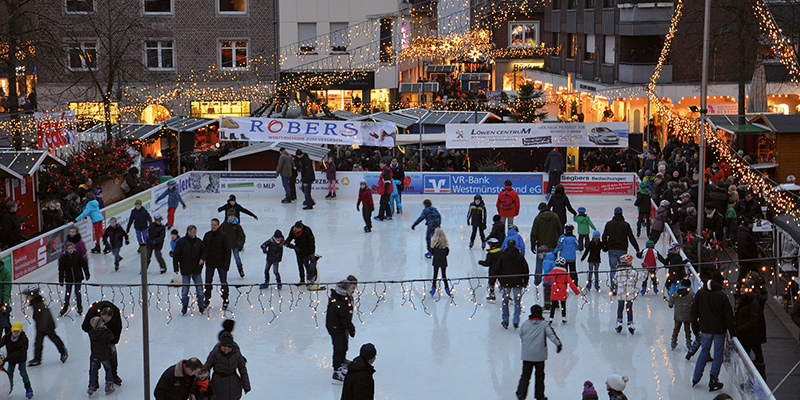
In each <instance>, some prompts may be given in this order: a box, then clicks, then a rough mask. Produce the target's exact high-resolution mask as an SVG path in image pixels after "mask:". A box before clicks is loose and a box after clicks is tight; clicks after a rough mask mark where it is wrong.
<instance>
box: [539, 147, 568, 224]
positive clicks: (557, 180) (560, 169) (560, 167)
mask: <svg viewBox="0 0 800 400" xmlns="http://www.w3.org/2000/svg"><path fill="white" fill-rule="evenodd" d="M544 170H545V171H547V173H548V174H549V182H548V183H547V196H548V197H550V193H551V192H552V191H553V189H551V188H554V187H556V186H557V185H559V184H561V175H562V174H563V173H564V157H563V156H562V155H561V153H559V152H558V148H557V147H554V148H553V151H551V152H550V153H548V154H547V159H545V161H544ZM573 214H574V213H573ZM561 225H564V223H562V224H561Z"/></svg>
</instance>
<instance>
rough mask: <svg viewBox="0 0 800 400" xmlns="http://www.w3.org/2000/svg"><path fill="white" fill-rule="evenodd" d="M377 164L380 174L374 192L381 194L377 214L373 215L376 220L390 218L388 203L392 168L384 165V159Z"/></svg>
mask: <svg viewBox="0 0 800 400" xmlns="http://www.w3.org/2000/svg"><path fill="white" fill-rule="evenodd" d="M378 165H380V168H381V176H380V178H378V184H377V185H375V189H376V190H375V192H376V193H378V194H379V195H381V199H380V206H379V208H378V216H376V217H375V219H376V220H378V221H383V220H391V219H392V209H391V208H390V204H389V197H390V196H391V195H392V192H394V190H393V186H394V184H393V183H392V169H391V168H389V167H387V166H386V160H381V161H380V162H379V163H378Z"/></svg>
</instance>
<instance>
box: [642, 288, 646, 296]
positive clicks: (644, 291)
mask: <svg viewBox="0 0 800 400" xmlns="http://www.w3.org/2000/svg"><path fill="white" fill-rule="evenodd" d="M645 293H647V286H642V296H644V294H645Z"/></svg>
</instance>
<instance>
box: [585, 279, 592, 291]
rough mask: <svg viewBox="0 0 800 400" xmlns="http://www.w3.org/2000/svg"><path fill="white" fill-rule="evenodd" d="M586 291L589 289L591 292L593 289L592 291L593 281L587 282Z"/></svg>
mask: <svg viewBox="0 0 800 400" xmlns="http://www.w3.org/2000/svg"><path fill="white" fill-rule="evenodd" d="M586 291H587V292H591V291H592V281H589V282H588V283H587V284H586Z"/></svg>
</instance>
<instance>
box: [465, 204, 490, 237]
mask: <svg viewBox="0 0 800 400" xmlns="http://www.w3.org/2000/svg"><path fill="white" fill-rule="evenodd" d="M470 225H472V236H470V237H469V248H470V249H471V248H472V246H473V245H474V244H475V235H476V234H477V233H478V232H480V234H481V249H485V248H486V237H485V236H484V233H483V231H484V230H485V229H486V203H484V202H483V197H481V195H479V194H476V195H475V197H474V198H473V199H472V203H470V204H469V209H468V210H467V226H470Z"/></svg>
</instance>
